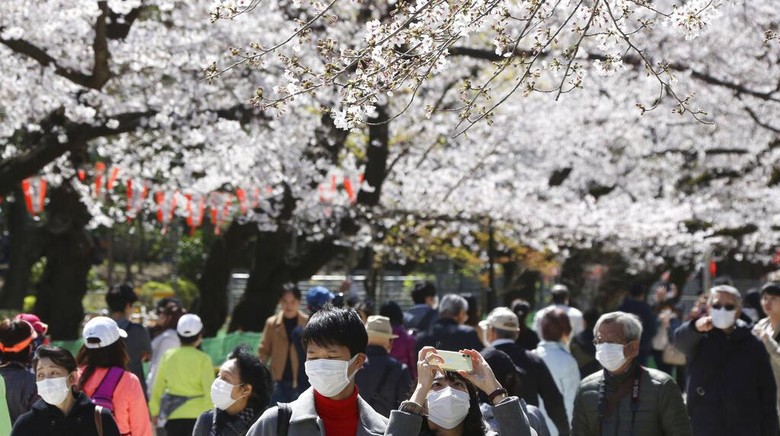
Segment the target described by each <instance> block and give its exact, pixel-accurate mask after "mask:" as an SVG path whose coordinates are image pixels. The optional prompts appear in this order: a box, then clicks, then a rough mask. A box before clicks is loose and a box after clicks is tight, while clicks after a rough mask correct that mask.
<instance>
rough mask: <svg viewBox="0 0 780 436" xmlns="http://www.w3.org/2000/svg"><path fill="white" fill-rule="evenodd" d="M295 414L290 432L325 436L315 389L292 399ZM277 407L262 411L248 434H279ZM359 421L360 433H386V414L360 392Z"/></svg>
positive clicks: (370, 435) (297, 435)
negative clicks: (316, 406)
mask: <svg viewBox="0 0 780 436" xmlns="http://www.w3.org/2000/svg"><path fill="white" fill-rule="evenodd" d="M290 408H291V409H292V415H291V416H290V428H289V432H288V433H287V434H288V436H325V425H324V424H323V422H322V420H321V419H320V417H319V416H317V409H316V408H315V407H314V389H313V388H309V389H307V390H306V391H304V392H303V393H302V394H301V396H299V397H298V399H297V400H295V401H293V402H292V403H290ZM278 413H279V412H278V407H272V408H270V409H268V410H266V411H265V413H263V415H262V416H261V417H260V419H259V420H257V422H256V423H255V425H253V426H252V427H251V428H250V429H249V432H248V433H247V436H276V428H277V427H276V426H277V423H276V418H277V417H278ZM358 414H359V415H360V422H358V430H357V436H379V435H383V434H384V433H385V429H386V428H387V418H385V417H384V416H382V415H380V414H378V413H376V412H375V411H374V409H372V408H371V406H369V405H368V403H366V402H365V401H364V400H363V399H362V398H360V395H358Z"/></svg>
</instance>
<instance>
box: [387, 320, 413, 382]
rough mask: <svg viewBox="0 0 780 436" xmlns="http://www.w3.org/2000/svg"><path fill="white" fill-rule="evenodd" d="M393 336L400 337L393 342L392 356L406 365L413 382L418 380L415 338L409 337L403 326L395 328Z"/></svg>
mask: <svg viewBox="0 0 780 436" xmlns="http://www.w3.org/2000/svg"><path fill="white" fill-rule="evenodd" d="M393 334H394V335H398V337H397V338H396V339H395V340H394V341H393V348H392V349H390V355H391V356H393V357H394V358H395V359H396V360H397V361H399V362H401V363H403V364H406V366H408V367H409V374H411V376H412V380H417V353H416V352H415V346H416V343H415V340H414V337H412V336H411V335H409V333H408V332H407V331H406V328H405V327H404V326H403V325H398V326H395V327H393Z"/></svg>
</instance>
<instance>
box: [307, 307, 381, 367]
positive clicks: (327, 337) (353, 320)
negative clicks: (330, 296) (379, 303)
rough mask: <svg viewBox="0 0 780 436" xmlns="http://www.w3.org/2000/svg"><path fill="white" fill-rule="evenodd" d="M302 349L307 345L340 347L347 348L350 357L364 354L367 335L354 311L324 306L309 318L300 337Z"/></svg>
mask: <svg viewBox="0 0 780 436" xmlns="http://www.w3.org/2000/svg"><path fill="white" fill-rule="evenodd" d="M301 342H302V343H303V348H304V349H306V348H308V347H309V343H315V344H317V345H319V346H327V345H341V346H345V347H347V348H349V355H350V357H352V356H355V355H356V354H358V353H365V352H366V346H367V345H368V334H367V333H366V327H365V326H364V325H363V321H361V320H360V315H358V313H357V311H356V310H355V309H342V308H339V307H333V306H332V305H330V304H326V305H325V306H323V308H322V309H320V310H319V311H317V313H315V314H314V315H312V316H311V318H309V322H308V324H306V327H304V328H303V335H301Z"/></svg>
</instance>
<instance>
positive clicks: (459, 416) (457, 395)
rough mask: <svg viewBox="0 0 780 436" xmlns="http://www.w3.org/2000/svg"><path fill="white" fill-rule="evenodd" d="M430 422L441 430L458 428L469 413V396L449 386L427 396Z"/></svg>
mask: <svg viewBox="0 0 780 436" xmlns="http://www.w3.org/2000/svg"><path fill="white" fill-rule="evenodd" d="M427 400H428V420H429V421H431V422H432V423H434V424H436V425H438V426H439V427H441V428H446V429H448V430H449V429H452V428H455V427H457V426H458V424H460V423H461V422H462V421H463V420H464V419H466V415H468V413H469V406H470V401H469V394H468V393H467V392H463V391H459V390H457V389H453V388H452V387H450V386H447V387H446V388H444V389H440V390H438V391H431V392H429V393H428V396H427Z"/></svg>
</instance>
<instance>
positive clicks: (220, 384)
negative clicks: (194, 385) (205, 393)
mask: <svg viewBox="0 0 780 436" xmlns="http://www.w3.org/2000/svg"><path fill="white" fill-rule="evenodd" d="M234 387H236V385H231V384H230V383H228V382H226V381H225V380H222V379H221V378H218V379H215V380H214V382H213V383H212V384H211V402H212V403H214V407H216V408H217V409H219V410H227V409H228V408H229V407H230V406H232V405H233V404H234V403H235V402H236V401H238V398H236V399H234V398H233V397H232V393H233V388H234Z"/></svg>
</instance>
